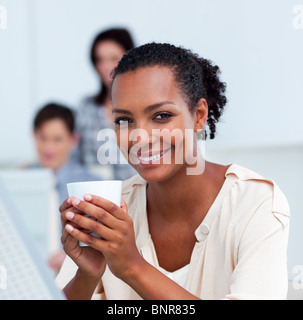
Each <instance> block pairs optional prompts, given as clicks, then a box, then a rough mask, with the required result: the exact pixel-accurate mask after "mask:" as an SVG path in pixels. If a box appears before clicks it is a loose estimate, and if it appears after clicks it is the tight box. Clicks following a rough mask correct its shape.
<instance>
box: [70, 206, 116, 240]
mask: <svg viewBox="0 0 303 320" xmlns="http://www.w3.org/2000/svg"><path fill="white" fill-rule="evenodd" d="M66 218H67V219H68V220H69V221H71V222H72V223H71V222H68V224H70V225H71V226H72V227H75V226H76V227H77V226H79V227H80V228H79V227H77V229H78V230H81V231H82V232H83V233H91V232H93V233H95V234H97V235H99V236H100V237H102V238H103V239H105V240H112V239H113V232H112V229H109V228H108V227H107V226H105V225H103V224H102V223H100V222H98V221H96V220H95V219H92V218H91V217H87V216H83V215H81V214H77V213H74V212H71V211H67V212H66ZM69 228H70V227H69ZM81 228H83V229H84V230H82V229H81ZM85 230H89V231H90V232H85Z"/></svg>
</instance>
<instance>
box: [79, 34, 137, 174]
mask: <svg viewBox="0 0 303 320" xmlns="http://www.w3.org/2000/svg"><path fill="white" fill-rule="evenodd" d="M132 48H134V42H133V40H132V37H131V35H130V33H129V32H128V31H127V30H125V29H108V30H106V31H104V32H101V33H99V34H98V35H97V36H96V38H95V39H94V41H93V44H92V47H91V53H90V59H91V62H92V64H93V66H94V69H95V70H96V72H97V74H98V77H99V79H100V83H101V86H100V90H99V92H98V93H97V94H96V95H95V96H92V97H87V98H85V99H84V100H83V101H82V103H81V105H80V107H79V109H78V110H77V111H78V112H77V131H78V134H79V147H78V150H76V152H75V158H76V159H78V160H79V161H80V163H83V164H84V165H85V166H87V167H88V168H89V170H90V171H91V172H94V174H97V175H98V176H99V177H100V178H103V179H112V178H113V179H119V180H125V179H127V178H129V177H131V176H132V175H134V173H135V171H134V170H133V169H132V167H131V166H130V165H129V164H128V163H127V161H125V164H121V163H120V161H119V159H120V157H123V156H122V154H121V153H120V151H119V148H118V146H117V143H116V141H115V140H113V139H110V140H109V141H108V142H107V143H108V144H109V147H110V148H114V149H113V150H116V152H117V153H116V155H117V157H118V158H117V159H118V161H116V162H117V163H115V161H111V163H110V164H107V165H101V164H100V163H99V162H98V158H97V153H98V149H99V148H100V146H101V145H102V142H101V141H98V140H97V136H98V132H99V131H100V130H102V129H107V128H110V129H113V128H114V123H113V119H112V111H111V99H110V86H111V81H112V78H111V72H112V71H113V69H114V68H115V67H116V66H117V64H118V62H119V60H120V59H121V58H122V56H123V55H124V54H125V53H126V52H128V51H129V50H130V49H132ZM113 133H114V132H113Z"/></svg>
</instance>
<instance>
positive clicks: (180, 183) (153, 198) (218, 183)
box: [147, 162, 227, 220]
mask: <svg viewBox="0 0 303 320" xmlns="http://www.w3.org/2000/svg"><path fill="white" fill-rule="evenodd" d="M226 170H227V167H225V166H221V165H217V164H214V163H210V162H205V170H204V172H203V173H202V174H200V175H186V174H182V175H181V174H180V175H175V176H174V177H173V178H171V179H170V180H169V181H164V182H160V183H158V182H157V183H155V182H154V183H148V187H147V210H148V212H152V213H153V214H157V215H158V214H159V215H161V216H162V217H163V218H165V219H168V220H169V219H172V218H173V219H178V218H179V219H188V212H189V211H190V212H192V213H194V212H197V213H198V214H199V215H201V212H205V214H206V213H207V211H208V209H209V208H210V206H211V205H212V203H213V202H214V200H215V198H216V197H217V195H218V193H219V191H220V189H221V187H222V185H223V183H224V181H225V173H226Z"/></svg>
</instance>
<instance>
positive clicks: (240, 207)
mask: <svg viewBox="0 0 303 320" xmlns="http://www.w3.org/2000/svg"><path fill="white" fill-rule="evenodd" d="M225 176H226V179H225V182H224V184H223V186H222V188H221V190H220V192H219V194H218V195H217V197H216V199H215V201H214V202H213V204H212V206H211V208H210V209H209V211H208V213H207V215H206V216H205V218H204V220H203V221H202V223H201V224H200V226H199V227H198V228H197V229H196V231H195V236H196V239H197V241H196V243H195V246H194V249H193V251H192V254H191V259H190V263H189V266H188V272H187V276H186V282H185V289H186V290H188V291H189V292H191V293H192V294H194V295H196V296H198V297H199V298H201V299H286V295H287V286H288V279H287V242H288V231H289V216H290V215H289V206H288V202H287V200H286V198H285V196H284V195H283V193H282V192H281V190H280V189H279V188H278V186H277V185H276V184H275V183H274V182H273V181H272V180H269V179H264V178H263V177H262V176H260V175H258V174H256V173H255V172H253V171H251V170H248V169H246V168H243V167H241V166H239V165H236V164H233V165H231V166H230V167H229V169H228V170H227V172H226V174H225ZM146 185H147V182H146V181H145V180H143V179H142V178H141V177H140V176H139V175H136V176H134V177H132V178H130V179H129V180H127V181H125V182H124V185H123V192H122V196H123V199H124V200H125V201H126V203H127V205H128V214H129V215H130V216H131V217H132V219H133V223H134V229H135V235H136V244H137V247H138V250H139V251H140V253H141V255H142V256H143V257H144V259H145V260H147V261H148V262H149V263H150V264H152V265H153V266H154V267H156V268H158V269H160V266H159V263H158V259H157V254H156V251H155V247H154V244H153V241H152V238H151V236H150V233H149V228H148V220H147V215H146ZM76 270H77V267H76V266H75V264H74V262H73V261H72V260H71V259H70V258H67V259H66V260H65V262H64V264H63V266H62V268H61V271H60V273H59V275H58V277H57V284H58V286H59V287H60V288H63V287H64V286H65V285H66V284H67V283H68V282H69V281H70V280H71V279H72V277H73V276H74V274H75V272H76ZM160 270H161V269H160ZM101 280H102V286H101V287H103V289H104V292H103V293H102V295H101V296H102V297H101V296H100V294H99V295H98V294H96V295H94V297H93V298H94V299H95V298H97V299H100V298H106V299H110V300H111V299H117V300H119V299H122V300H124V299H125V300H130V299H141V297H140V296H139V295H138V294H137V293H136V292H135V291H134V290H133V289H132V288H131V287H129V286H128V285H127V284H126V283H124V282H123V281H122V280H120V279H118V278H117V277H115V276H114V275H113V274H112V273H111V271H110V270H109V268H108V267H107V268H106V271H105V273H104V275H103V276H102V279H101ZM160 285H161V284H159V286H160Z"/></svg>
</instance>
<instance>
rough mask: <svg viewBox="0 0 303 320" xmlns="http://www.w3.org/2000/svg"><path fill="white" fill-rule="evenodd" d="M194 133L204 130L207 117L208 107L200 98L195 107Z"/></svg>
mask: <svg viewBox="0 0 303 320" xmlns="http://www.w3.org/2000/svg"><path fill="white" fill-rule="evenodd" d="M194 115H195V132H199V131H201V130H203V129H204V127H205V124H206V122H207V117H208V105H207V101H206V100H205V99H204V98H201V99H200V100H199V101H198V103H197V105H196V107H195V114H194Z"/></svg>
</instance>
